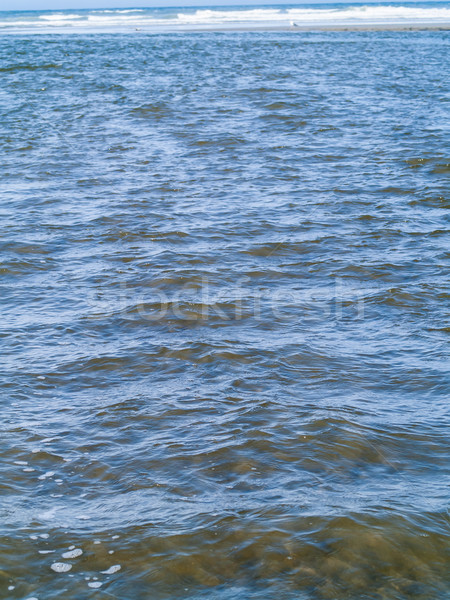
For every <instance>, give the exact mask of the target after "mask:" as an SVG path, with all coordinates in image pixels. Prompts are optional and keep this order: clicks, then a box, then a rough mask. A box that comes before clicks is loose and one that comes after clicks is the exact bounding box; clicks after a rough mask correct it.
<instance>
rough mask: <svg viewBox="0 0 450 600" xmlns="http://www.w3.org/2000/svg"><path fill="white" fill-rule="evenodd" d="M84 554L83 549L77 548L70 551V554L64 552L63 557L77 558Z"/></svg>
mask: <svg viewBox="0 0 450 600" xmlns="http://www.w3.org/2000/svg"><path fill="white" fill-rule="evenodd" d="M82 554H83V550H81V548H75V550H70V551H69V552H64V554H63V555H62V557H63V558H77V557H78V556H81V555H82Z"/></svg>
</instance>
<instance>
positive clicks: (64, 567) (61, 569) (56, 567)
mask: <svg viewBox="0 0 450 600" xmlns="http://www.w3.org/2000/svg"><path fill="white" fill-rule="evenodd" d="M50 568H51V569H52V570H53V571H55V573H67V571H70V569H71V568H72V565H70V564H69V563H62V562H56V563H53V564H52V566H51V567H50Z"/></svg>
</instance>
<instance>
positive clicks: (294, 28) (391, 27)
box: [0, 22, 450, 37]
mask: <svg viewBox="0 0 450 600" xmlns="http://www.w3.org/2000/svg"><path fill="white" fill-rule="evenodd" d="M449 30H450V22H449V23H442V24H435V23H433V24H425V23H414V24H412V23H411V24H407V23H405V24H397V23H393V24H378V23H373V24H370V23H366V24H347V25H346V24H339V25H332V24H326V25H320V24H316V25H313V24H309V25H291V26H289V25H279V26H277V25H273V26H267V25H266V26H260V27H258V26H255V27H248V26H236V27H234V26H228V27H221V26H216V27H212V26H211V27H190V28H185V29H184V28H183V29H181V28H180V29H178V28H170V29H164V28H161V29H160V30H158V29H156V28H155V29H150V28H149V29H147V28H145V27H142V28H120V27H119V28H117V29H107V28H92V29H91V28H80V29H71V28H66V27H61V28H51V29H50V28H49V29H40V30H38V29H34V28H33V29H28V28H26V27H24V28H23V29H19V28H18V29H14V30H12V29H9V30H8V29H0V37H1V36H2V35H8V36H9V35H49V34H50V35H63V34H66V35H92V34H96V35H97V34H109V35H112V34H115V33H117V34H121V35H123V34H152V35H163V34H166V35H168V34H174V33H183V34H188V33H233V32H234V33H244V32H247V33H251V32H255V33H262V32H277V31H278V32H292V33H295V32H298V33H301V32H303V33H304V32H314V31H317V32H320V31H322V32H325V31H330V32H331V31H336V32H339V31H348V32H351V31H353V32H357V31H366V32H369V31H398V32H406V31H449Z"/></svg>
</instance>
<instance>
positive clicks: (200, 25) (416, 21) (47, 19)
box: [0, 2, 450, 33]
mask: <svg viewBox="0 0 450 600" xmlns="http://www.w3.org/2000/svg"><path fill="white" fill-rule="evenodd" d="M371 25H372V26H373V25H376V26H380V25H391V26H400V27H402V26H411V27H414V26H416V27H417V26H423V25H428V26H437V27H439V26H440V27H445V28H447V29H448V28H450V4H449V3H448V2H406V3H405V2H392V3H389V2H384V3H374V2H371V3H345V4H342V3H331V2H329V3H326V4H317V3H316V4H302V5H289V4H287V5H285V6H280V5H278V6H276V5H275V6H261V7H255V6H253V7H251V6H245V5H244V6H233V7H227V6H224V7H209V8H208V7H201V8H197V7H190V8H185V7H179V8H131V9H98V10H59V11H58V10H53V11H26V12H25V11H19V12H15V11H9V12H7V11H3V12H1V11H0V32H2V33H17V32H19V33H28V32H34V33H35V32H40V33H49V32H53V33H55V32H68V31H72V32H79V31H80V30H81V31H84V32H91V33H95V32H117V31H120V32H130V31H136V30H138V31H145V32H152V33H161V32H166V33H169V32H175V31H190V30H199V29H200V30H201V29H203V30H205V29H206V30H210V29H221V30H226V29H236V28H244V29H247V30H248V29H257V28H264V27H265V28H267V27H278V28H282V27H291V26H297V27H320V26H322V27H333V26H347V27H351V26H359V27H361V26H366V27H367V26H371Z"/></svg>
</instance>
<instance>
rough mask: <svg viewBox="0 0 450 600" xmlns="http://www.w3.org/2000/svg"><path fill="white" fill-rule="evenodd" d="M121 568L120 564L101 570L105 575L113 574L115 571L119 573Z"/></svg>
mask: <svg viewBox="0 0 450 600" xmlns="http://www.w3.org/2000/svg"><path fill="white" fill-rule="evenodd" d="M121 568H122V567H121V566H120V565H113V566H112V567H109V569H106V571H100V572H101V573H103V574H104V575H112V574H113V573H117V571H120V569H121Z"/></svg>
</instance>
